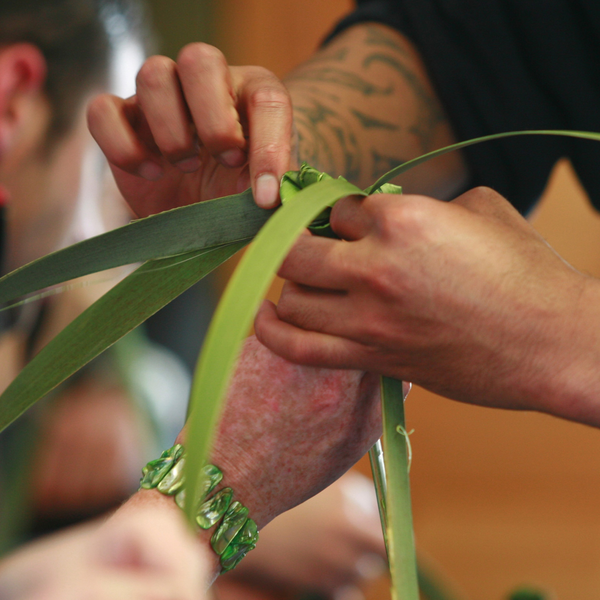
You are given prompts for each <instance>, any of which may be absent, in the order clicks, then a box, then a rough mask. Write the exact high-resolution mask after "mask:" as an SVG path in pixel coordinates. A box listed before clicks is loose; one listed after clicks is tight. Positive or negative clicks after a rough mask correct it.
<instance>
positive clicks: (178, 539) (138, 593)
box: [0, 509, 207, 600]
mask: <svg viewBox="0 0 600 600" xmlns="http://www.w3.org/2000/svg"><path fill="white" fill-rule="evenodd" d="M206 575H207V572H206V560H205V557H204V555H203V553H202V552H201V550H200V548H199V545H198V543H197V541H196V540H194V538H193V537H192V536H191V535H190V533H189V532H188V531H187V529H186V527H185V525H184V523H183V520H182V519H181V516H180V515H178V514H176V513H173V512H169V511H166V512H165V511H161V510H155V509H153V510H150V509H144V510H139V511H137V512H128V513H127V518H126V519H124V518H121V517H120V516H116V517H114V518H113V519H111V520H109V521H108V522H107V523H106V524H104V525H101V526H100V525H98V524H97V523H93V524H86V525H84V526H79V527H77V528H73V529H70V530H67V531H65V532H63V533H60V534H56V535H53V536H50V537H48V538H45V539H43V540H41V541H39V542H35V543H33V544H29V545H27V546H25V547H24V548H23V549H21V550H19V551H18V552H16V553H14V554H11V555H10V556H9V557H8V558H5V559H4V560H3V561H2V562H0V598H2V600H42V599H43V600H55V599H56V600H79V599H80V598H94V600H125V599H127V600H148V599H150V598H152V599H153V600H158V599H160V598H164V599H167V598H168V599H177V600H200V599H202V598H204V597H205V595H204V590H205V587H206Z"/></svg>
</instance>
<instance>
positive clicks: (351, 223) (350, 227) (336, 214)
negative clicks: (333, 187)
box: [330, 196, 374, 240]
mask: <svg viewBox="0 0 600 600" xmlns="http://www.w3.org/2000/svg"><path fill="white" fill-rule="evenodd" d="M330 223H331V228H332V229H333V231H335V233H337V235H339V236H340V237H341V238H342V239H344V240H360V239H362V238H363V237H365V236H366V235H367V234H368V233H369V232H370V231H371V229H372V228H373V226H374V222H373V216H372V215H371V214H370V213H369V211H367V210H365V203H364V198H362V197H361V196H349V197H348V198H342V199H341V200H340V201H338V202H336V204H335V206H334V207H333V209H332V211H331V217H330Z"/></svg>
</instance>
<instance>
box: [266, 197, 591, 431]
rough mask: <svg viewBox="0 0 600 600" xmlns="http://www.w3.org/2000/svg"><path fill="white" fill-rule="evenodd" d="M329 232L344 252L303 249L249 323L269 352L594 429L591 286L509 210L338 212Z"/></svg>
mask: <svg viewBox="0 0 600 600" xmlns="http://www.w3.org/2000/svg"><path fill="white" fill-rule="evenodd" d="M331 222H332V226H333V229H334V230H335V231H336V232H337V234H338V235H339V236H341V237H342V238H344V240H348V241H340V240H332V239H325V238H317V237H311V236H302V237H301V239H300V240H299V241H298V243H297V244H296V246H295V248H294V249H293V251H292V252H291V254H290V255H289V257H288V258H287V260H286V261H285V263H284V265H283V266H282V268H281V270H280V275H281V276H282V277H284V278H285V279H288V280H289V281H290V282H289V283H287V284H286V286H285V287H284V290H283V294H282V296H281V300H280V302H279V305H278V306H277V307H276V308H275V307H274V306H273V305H272V304H268V303H267V304H264V305H263V307H262V309H261V311H260V313H259V315H258V317H257V319H256V324H255V326H256V333H257V337H258V338H259V339H260V340H261V341H262V342H263V343H264V344H265V345H266V346H267V347H269V348H270V349H271V350H273V351H274V352H276V353H277V354H279V355H281V356H283V357H285V358H287V359H288V360H291V361H294V362H297V363H300V364H310V365H321V366H326V367H332V368H340V367H347V368H360V369H365V370H371V371H373V372H377V373H381V374H384V375H389V376H393V377H397V378H399V379H403V380H408V381H412V382H414V383H417V384H419V385H422V386H424V387H426V388H428V389H430V390H432V391H434V392H437V393H439V394H442V395H444V396H447V397H449V398H454V399H457V400H463V401H466V402H473V403H477V404H483V405H489V406H497V407H503V408H521V409H537V410H544V411H547V412H550V413H553V414H558V415H562V416H565V417H567V418H571V419H575V420H580V421H584V422H588V423H589V422H595V423H599V424H600V414H598V413H599V411H598V408H597V404H598V403H597V402H595V401H593V404H591V405H590V401H591V399H590V397H589V396H590V390H597V389H598V387H599V383H600V382H599V381H598V375H597V372H598V369H597V365H598V363H599V362H600V356H599V350H598V347H599V345H598V340H597V339H596V337H595V334H594V331H597V322H598V321H599V320H600V315H599V314H597V313H596V312H595V311H596V310H597V309H596V308H595V307H597V306H598V299H597V298H596V297H595V295H597V293H598V292H597V287H598V286H597V283H596V282H595V281H594V280H592V279H591V278H587V277H585V276H583V275H581V274H580V273H578V272H577V271H575V270H574V269H572V268H571V267H570V266H569V265H567V264H566V263H565V262H564V261H563V260H562V259H561V258H560V257H559V256H558V255H557V254H556V253H555V252H554V251H553V250H552V249H551V248H550V247H549V246H548V245H547V243H546V242H545V241H544V240H543V239H542V238H541V237H540V236H539V235H538V234H537V233H536V232H535V231H534V230H533V229H532V227H531V226H530V225H529V224H528V223H527V222H526V221H525V220H524V219H523V218H522V217H521V216H520V215H519V214H518V213H517V212H516V211H515V210H514V209H513V208H512V207H511V206H510V204H509V203H508V202H507V201H506V200H505V199H504V198H502V197H501V196H499V195H498V194H496V193H495V192H493V191H492V190H489V189H487V188H478V189H475V190H471V191H470V192H467V193H466V194H463V195H462V196H460V197H459V198H457V199H456V200H454V201H453V202H451V203H442V202H439V201H436V200H433V199H430V198H426V197H422V196H389V195H376V196H371V197H369V198H367V199H364V200H360V199H357V198H347V199H344V200H342V201H341V202H339V203H338V204H337V205H336V206H335V208H334V209H333V213H332V217H331ZM586 315H587V316H586ZM594 365H596V366H594ZM586 396H587V399H586ZM591 406H592V407H594V408H591ZM592 411H593V412H592Z"/></svg>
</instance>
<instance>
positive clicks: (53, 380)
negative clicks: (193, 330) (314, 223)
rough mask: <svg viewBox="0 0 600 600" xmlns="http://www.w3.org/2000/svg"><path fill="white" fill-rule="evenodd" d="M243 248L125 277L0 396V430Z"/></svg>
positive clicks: (170, 261) (167, 262)
mask: <svg viewBox="0 0 600 600" xmlns="http://www.w3.org/2000/svg"><path fill="white" fill-rule="evenodd" d="M244 245H245V242H237V243H235V244H229V245H226V246H219V247H217V248H212V249H207V250H201V251H197V252H194V253H190V254H189V255H187V256H184V257H171V258H165V259H161V260H157V261H150V262H147V263H146V264H144V265H142V266H141V267H140V268H139V269H138V270H137V271H134V272H133V273H132V274H131V275H129V276H128V277H126V278H125V279H123V281H121V282H120V283H119V284H117V285H116V286H115V287H114V288H112V289H111V290H110V291H109V292H107V293H106V294H105V295H104V296H102V297H101V298H100V299H99V300H98V301H97V302H95V303H94V304H92V305H91V306H90V307H89V308H88V309H87V310H85V311H84V312H83V313H82V314H81V315H79V316H78V317H77V318H76V319H75V320H74V321H73V322H72V323H71V324H70V325H68V326H67V327H66V328H65V329H64V330H63V331H61V332H60V333H59V334H58V335H57V336H56V337H55V338H54V339H53V340H52V341H50V342H49V343H48V344H47V345H46V346H45V347H44V348H43V349H42V350H41V351H40V352H39V353H38V354H37V355H36V356H35V357H34V358H33V360H31V362H30V363H29V364H28V365H27V366H26V367H25V368H24V369H23V370H22V371H21V372H20V373H19V375H18V376H17V377H16V378H15V380H14V381H13V382H12V383H11V384H10V385H9V386H8V388H7V389H6V390H5V391H4V393H3V394H2V396H0V431H2V430H3V429H4V428H5V427H7V426H8V425H10V423H12V422H13V421H14V420H15V419H17V418H18V417H19V416H20V415H21V414H22V413H23V412H25V411H26V410H27V409H28V408H29V407H31V406H32V405H33V404H35V402H37V401H38V400H39V399H41V398H42V397H43V396H45V395H46V394H47V393H48V392H50V391H51V390H52V389H54V388H55V387H56V386H57V385H59V384H60V383H62V382H63V381H64V380H65V379H67V378H68V377H69V376H71V375H72V374H73V373H75V372H77V371H78V370H79V369H80V368H81V367H83V366H84V365H85V364H87V363H88V362H89V361H91V360H92V359H93V358H95V357H96V356H98V355H99V354H101V353H102V352H103V351H104V350H106V349H107V348H108V347H110V346H111V345H112V344H114V343H115V342H117V341H118V340H119V339H120V338H121V337H123V336H124V335H126V334H127V333H129V332H130V331H132V330H133V329H135V328H136V327H137V326H138V325H140V324H141V323H143V322H144V321H145V320H146V319H147V318H148V317H150V316H151V315H153V314H154V313H155V312H157V311H158V310H159V309H161V308H162V307H163V306H165V305H166V304H168V303H169V302H170V301H171V300H173V299H174V298H176V297H177V296H179V295H180V294H181V293H183V292H184V291H185V290H187V289H188V288H189V287H191V286H192V285H193V284H194V283H196V282H197V281H199V280H200V279H202V277H204V276H205V275H207V274H208V273H209V272H210V271H212V270H213V269H214V268H216V267H218V266H219V265H220V264H221V263H222V262H224V261H225V260H227V259H228V258H230V257H231V256H233V254H235V253H236V252H237V251H238V250H240V249H241V248H242V247H243V246H244Z"/></svg>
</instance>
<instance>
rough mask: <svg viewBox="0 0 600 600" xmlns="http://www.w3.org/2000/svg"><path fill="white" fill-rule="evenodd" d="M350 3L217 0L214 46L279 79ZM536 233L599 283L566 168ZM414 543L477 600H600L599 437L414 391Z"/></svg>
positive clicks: (599, 259)
mask: <svg viewBox="0 0 600 600" xmlns="http://www.w3.org/2000/svg"><path fill="white" fill-rule="evenodd" d="M349 6H350V2H349V1H347V0H329V1H328V2H324V1H323V0H320V1H316V0H303V1H302V2H300V1H292V0H284V1H282V0H280V1H279V2H274V1H273V0H220V2H219V3H218V5H217V7H216V24H217V28H216V30H215V31H214V32H213V34H214V39H216V40H218V43H219V45H220V46H221V48H222V49H224V51H225V52H226V54H227V56H228V57H229V59H230V61H231V62H232V63H233V64H260V65H263V66H266V67H268V68H270V69H271V70H273V71H274V72H275V73H277V74H279V75H282V74H284V73H285V72H286V71H287V70H289V69H290V68H291V67H292V66H293V65H294V64H296V63H298V62H300V61H301V60H303V59H304V58H306V57H307V56H309V55H310V53H311V51H312V50H313V49H314V48H315V47H316V45H317V44H318V41H319V40H320V39H322V36H323V35H324V34H325V33H326V32H327V31H328V30H329V28H330V27H331V25H332V23H334V22H335V20H336V19H337V18H338V16H339V15H341V14H343V13H344V12H345V11H346V10H347V9H348V7H349ZM534 223H535V225H536V227H538V228H539V230H540V231H541V232H542V234H543V235H544V236H545V237H546V238H547V239H548V240H549V241H550V242H551V243H552V244H553V245H554V246H555V248H556V249H557V250H558V251H559V252H560V253H562V255H563V256H564V257H565V258H567V259H568V260H569V261H570V262H572V263H573V264H574V265H575V266H577V267H578V268H580V269H582V270H584V271H586V272H589V273H591V274H595V275H600V218H599V217H598V215H596V214H594V213H593V212H592V210H591V209H590V208H589V205H588V204H587V203H586V199H585V195H584V194H583V192H582V191H581V189H579V188H578V187H577V185H576V184H575V183H574V180H573V177H572V175H571V174H570V172H569V167H568V165H566V164H562V165H560V166H559V168H558V169H557V170H556V172H555V174H554V177H553V179H552V182H551V185H550V188H549V191H548V193H547V194H546V196H545V198H544V201H543V202H542V205H541V208H540V210H539V211H538V212H537V214H536V215H535V218H534ZM407 412H408V424H409V427H410V428H414V429H415V433H414V435H413V436H412V438H411V439H412V443H413V448H414V463H413V469H412V483H413V496H414V513H415V527H416V534H417V539H418V543H419V546H420V548H421V550H422V551H423V552H424V553H426V554H427V555H428V556H429V557H431V558H432V559H434V560H435V561H437V562H438V563H439V564H440V565H442V567H443V569H444V570H445V571H446V572H447V573H448V574H449V575H450V576H451V577H452V578H453V579H455V580H456V581H458V582H459V583H460V584H461V586H462V588H463V589H464V591H465V592H466V595H467V596H468V597H469V598H471V599H472V600H496V599H499V598H501V597H503V595H504V594H506V592H508V590H509V589H510V588H511V587H513V586H514V585H517V584H520V583H523V582H533V583H539V584H547V585H548V586H549V587H551V588H553V589H554V590H555V591H556V592H557V594H558V597H560V598H561V600H592V599H594V600H595V599H597V598H598V597H600V592H599V590H600V503H599V502H598V499H599V498H600V432H598V431H596V430H592V429H591V428H586V427H583V426H580V425H574V424H569V423H565V422H561V421H559V420H557V419H553V418H549V417H544V416H540V415H534V414H516V413H509V412H502V411H493V410H486V409H479V408H474V407H469V406H464V405H460V404H457V403H453V402H449V401H447V400H443V399H440V398H438V397H436V396H434V395H432V394H429V393H427V392H424V391H423V390H418V389H417V390H414V391H413V392H412V393H411V396H410V399H409V401H408V403H407Z"/></svg>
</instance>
